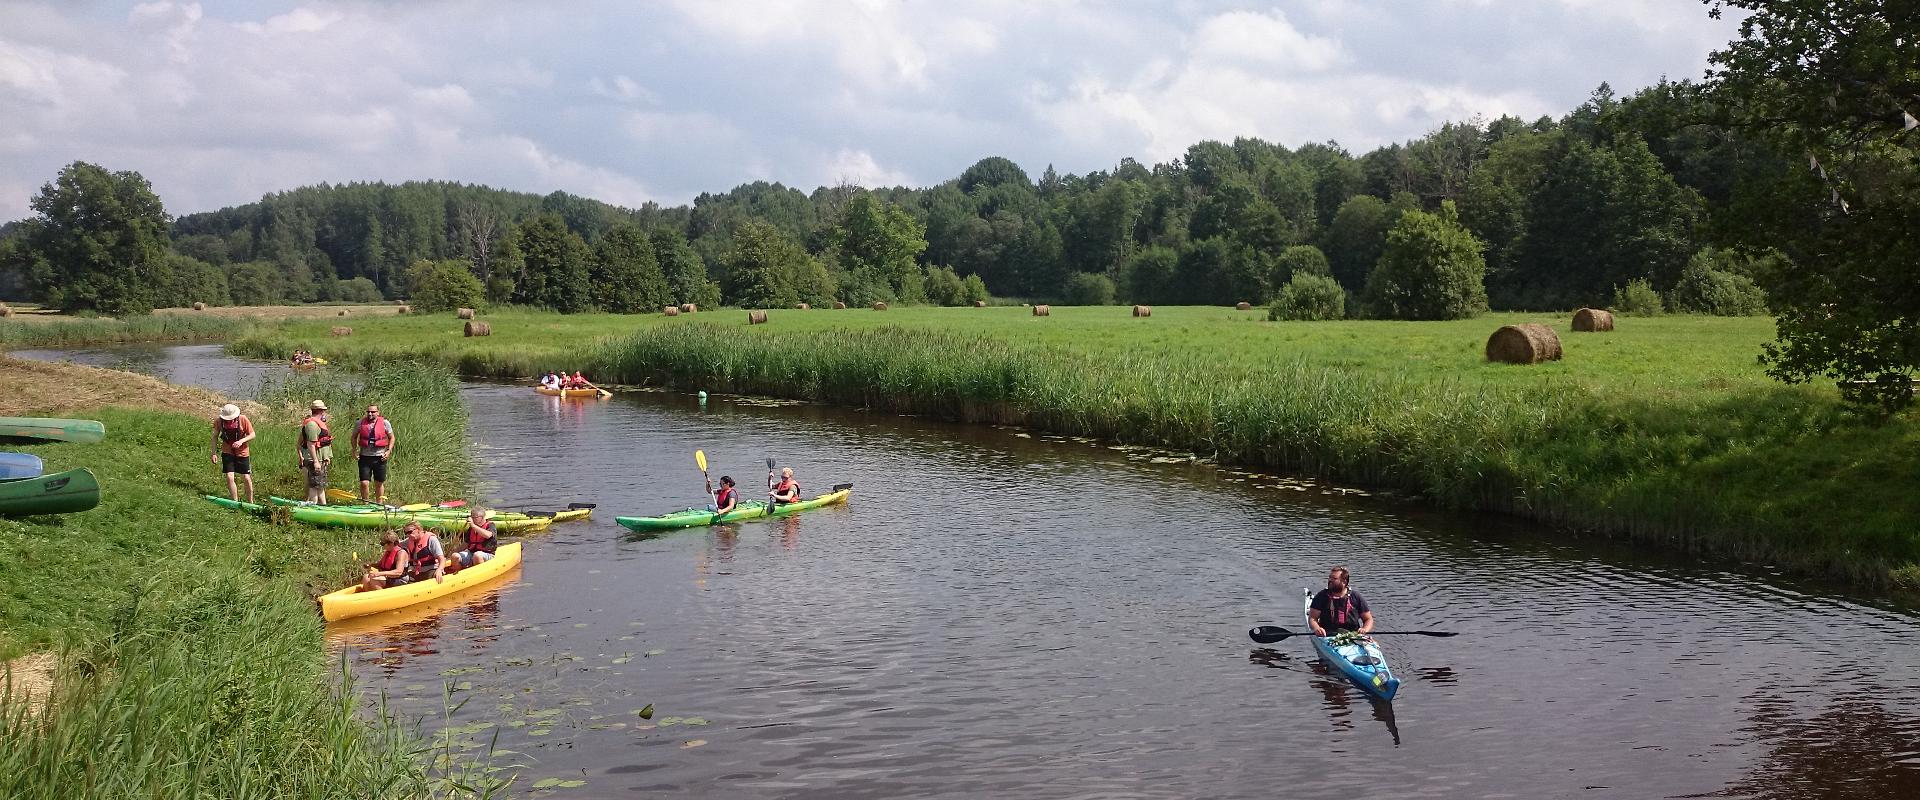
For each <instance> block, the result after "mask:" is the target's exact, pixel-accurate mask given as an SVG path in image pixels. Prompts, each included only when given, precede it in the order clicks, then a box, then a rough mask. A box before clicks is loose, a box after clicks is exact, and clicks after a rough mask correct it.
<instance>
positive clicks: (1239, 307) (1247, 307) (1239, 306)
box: [1233, 300, 1253, 311]
mask: <svg viewBox="0 0 1920 800" xmlns="http://www.w3.org/2000/svg"><path fill="white" fill-rule="evenodd" d="M1233 310H1235V311H1252V310H1253V304H1252V303H1249V302H1247V301H1245V300H1242V301H1240V302H1238V303H1234V304H1233Z"/></svg>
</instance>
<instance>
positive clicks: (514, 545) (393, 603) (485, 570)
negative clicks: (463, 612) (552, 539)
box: [320, 542, 520, 622]
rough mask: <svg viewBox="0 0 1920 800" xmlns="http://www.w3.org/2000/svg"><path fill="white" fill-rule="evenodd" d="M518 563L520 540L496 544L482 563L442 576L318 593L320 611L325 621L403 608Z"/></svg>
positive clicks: (496, 574) (498, 573)
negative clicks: (368, 589) (383, 586)
mask: <svg viewBox="0 0 1920 800" xmlns="http://www.w3.org/2000/svg"><path fill="white" fill-rule="evenodd" d="M519 565H520V543H519V542H509V543H507V544H503V545H500V549H499V551H497V552H495V553H494V554H493V558H492V559H491V560H489V561H487V563H485V564H481V565H480V566H477V567H468V568H466V569H463V570H460V571H459V572H456V573H454V574H452V575H448V576H446V579H445V580H440V581H436V580H434V579H432V578H428V579H426V580H423V581H416V582H414V583H409V584H407V585H405V586H395V587H393V588H390V589H377V590H375V591H371V592H363V591H360V585H359V584H354V585H352V586H349V587H347V588H345V589H341V590H340V591H337V592H329V593H327V594H324V595H321V596H320V615H321V616H323V617H326V618H327V621H328V622H333V621H335V620H342V619H352V618H354V617H364V616H366V615H368V614H378V613H380V612H382V611H392V610H394V609H396V608H405V607H407V606H410V605H413V604H415V603H423V602H426V601H428V600H432V599H434V598H436V597H445V596H447V595H450V594H453V593H454V592H458V591H460V590H462V589H471V588H473V587H475V586H479V585H481V584H483V583H486V582H488V581H491V580H493V579H494V578H498V577H500V576H501V575H505V574H507V571H508V570H511V569H513V568H514V567H517V566H519Z"/></svg>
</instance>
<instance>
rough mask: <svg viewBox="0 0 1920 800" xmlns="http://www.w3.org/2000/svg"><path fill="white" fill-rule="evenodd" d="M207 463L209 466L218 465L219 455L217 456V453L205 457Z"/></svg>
mask: <svg viewBox="0 0 1920 800" xmlns="http://www.w3.org/2000/svg"><path fill="white" fill-rule="evenodd" d="M207 463H209V464H218V463H220V454H219V453H214V454H213V455H210V456H207Z"/></svg>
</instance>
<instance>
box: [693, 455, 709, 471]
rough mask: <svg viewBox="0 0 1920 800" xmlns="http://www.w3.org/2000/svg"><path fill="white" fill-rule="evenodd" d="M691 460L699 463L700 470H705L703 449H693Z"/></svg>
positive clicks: (705, 457)
mask: <svg viewBox="0 0 1920 800" xmlns="http://www.w3.org/2000/svg"><path fill="white" fill-rule="evenodd" d="M693 461H694V463H696V464H699V465H700V471H701V472H706V471H707V451H705V450H695V451H693Z"/></svg>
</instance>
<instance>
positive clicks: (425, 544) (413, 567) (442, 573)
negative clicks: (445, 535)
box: [387, 522, 447, 586]
mask: <svg viewBox="0 0 1920 800" xmlns="http://www.w3.org/2000/svg"><path fill="white" fill-rule="evenodd" d="M401 530H403V531H405V532H406V534H407V539H406V541H404V542H401V543H400V548H401V549H403V550H405V551H407V568H406V571H405V572H403V573H401V574H400V576H399V577H397V578H388V579H387V585H388V586H405V585H407V584H409V583H414V582H417V581H424V580H426V579H427V577H428V576H432V577H433V579H434V581H435V582H438V581H443V580H446V579H447V575H446V562H447V552H446V551H445V550H443V549H441V547H440V537H438V536H435V535H433V534H431V533H428V532H427V529H426V528H422V527H420V523H418V522H409V523H407V525H406V527H404V528H402V529H401Z"/></svg>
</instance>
